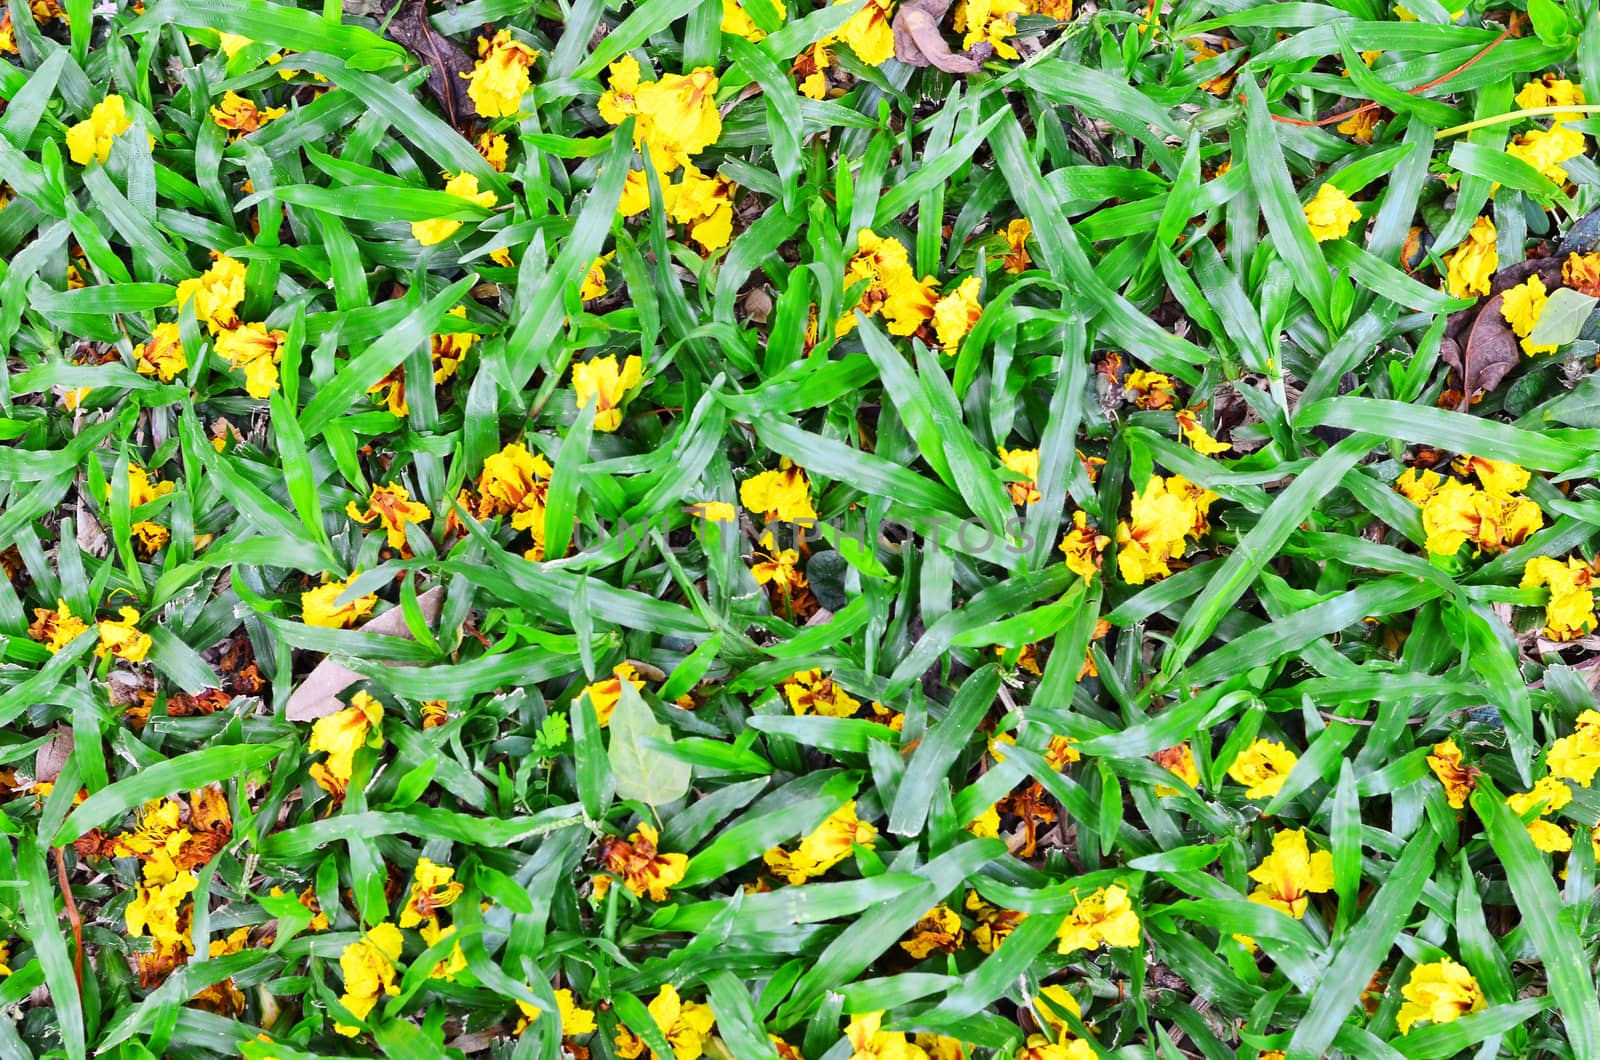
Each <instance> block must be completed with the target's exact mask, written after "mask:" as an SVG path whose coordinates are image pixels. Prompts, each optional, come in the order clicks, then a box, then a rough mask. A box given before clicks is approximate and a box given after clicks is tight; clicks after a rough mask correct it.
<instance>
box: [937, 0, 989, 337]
mask: <svg viewBox="0 0 1600 1060" xmlns="http://www.w3.org/2000/svg"><path fill="white" fill-rule="evenodd" d="M973 2H977V3H983V2H985V0H973ZM979 286H980V282H979V280H978V278H977V277H976V276H968V277H967V278H966V279H965V280H962V281H961V283H960V285H959V286H957V287H956V289H955V290H953V291H951V292H950V293H949V294H947V295H945V296H944V297H943V298H941V299H939V300H938V301H937V302H935V303H934V304H933V331H934V334H935V335H937V336H938V337H939V348H940V349H942V350H944V352H945V353H955V352H956V350H957V349H959V348H960V346H961V340H962V339H964V338H966V337H967V332H969V331H971V330H972V329H973V327H974V326H975V325H976V324H977V323H978V318H979V317H981V316H982V315H983V306H981V305H979V304H978V288H979Z"/></svg>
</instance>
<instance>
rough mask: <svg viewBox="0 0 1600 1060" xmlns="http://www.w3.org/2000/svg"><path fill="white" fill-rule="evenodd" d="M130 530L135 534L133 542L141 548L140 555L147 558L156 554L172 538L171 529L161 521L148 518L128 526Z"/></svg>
mask: <svg viewBox="0 0 1600 1060" xmlns="http://www.w3.org/2000/svg"><path fill="white" fill-rule="evenodd" d="M128 532H129V533H130V534H131V535H132V536H133V543H134V546H135V547H136V548H137V549H138V550H139V555H140V556H143V557H145V558H149V557H151V556H154V555H155V554H156V553H157V552H160V551H161V550H162V549H163V548H164V547H166V544H167V542H168V541H171V540H172V532H171V531H169V530H168V529H167V528H166V527H164V526H162V525H161V524H160V523H152V522H151V521H150V520H148V519H146V520H143V521H142V522H137V523H134V524H133V525H132V526H130V527H128Z"/></svg>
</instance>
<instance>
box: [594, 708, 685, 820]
mask: <svg viewBox="0 0 1600 1060" xmlns="http://www.w3.org/2000/svg"><path fill="white" fill-rule="evenodd" d="M610 728H611V745H610V746H609V747H608V748H607V749H606V756H607V758H608V759H609V760H610V762H611V774H612V776H613V777H614V778H615V779H616V786H617V797H618V798H622V799H638V800H640V801H641V802H647V803H649V804H650V805H651V806H661V805H663V804H665V803H669V802H672V801H673V800H675V799H681V798H683V796H684V794H685V793H687V792H688V790H689V781H690V780H691V779H692V777H693V774H694V770H693V768H692V767H691V766H690V765H689V763H687V762H683V761H680V760H679V759H676V758H673V757H672V756H671V755H669V754H665V753H664V752H663V751H662V750H661V748H662V747H663V746H666V747H670V746H671V745H672V730H671V729H669V728H667V726H665V725H663V724H661V723H660V722H659V721H657V720H656V716H655V714H654V712H652V711H651V710H650V704H648V703H646V702H645V701H644V697H643V696H641V695H639V692H638V690H637V689H635V688H634V687H633V685H632V684H630V683H629V682H627V681H623V682H622V695H621V698H620V699H618V700H617V709H616V710H614V711H612V713H611V726H610Z"/></svg>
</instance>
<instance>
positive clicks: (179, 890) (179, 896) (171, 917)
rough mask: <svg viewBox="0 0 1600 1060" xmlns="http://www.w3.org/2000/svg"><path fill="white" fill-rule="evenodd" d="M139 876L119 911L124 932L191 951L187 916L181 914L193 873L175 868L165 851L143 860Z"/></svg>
mask: <svg viewBox="0 0 1600 1060" xmlns="http://www.w3.org/2000/svg"><path fill="white" fill-rule="evenodd" d="M141 875H142V882H141V883H140V885H139V887H138V889H137V891H136V892H135V893H134V896H133V901H131V902H129V903H128V907H127V909H125V910H124V911H123V919H124V921H125V922H126V923H127V926H128V934H129V935H131V936H133V937H134V938H140V937H143V936H145V935H148V936H150V938H151V939H153V940H154V941H155V943H156V945H157V946H160V947H163V948H168V949H177V948H181V949H183V950H184V951H185V952H188V953H193V952H194V941H193V939H191V938H190V937H189V924H188V919H189V918H188V917H187V916H185V915H184V914H185V912H186V910H184V909H183V904H184V902H185V901H186V900H187V899H188V897H189V895H190V894H191V893H193V892H194V889H195V887H196V886H198V885H199V880H198V879H197V878H196V876H195V874H194V873H193V872H190V871H188V870H179V869H178V868H177V866H175V865H174V864H173V862H172V858H171V857H169V856H166V855H165V854H161V855H157V856H154V857H152V858H151V859H150V860H148V861H146V862H144V863H143V866H142V873H141Z"/></svg>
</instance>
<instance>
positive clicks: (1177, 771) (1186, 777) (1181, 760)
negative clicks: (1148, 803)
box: [1150, 740, 1200, 798]
mask: <svg viewBox="0 0 1600 1060" xmlns="http://www.w3.org/2000/svg"><path fill="white" fill-rule="evenodd" d="M1150 759H1151V761H1153V762H1155V764H1156V765H1158V766H1160V767H1161V768H1162V769H1165V770H1166V771H1167V772H1168V773H1171V774H1172V775H1173V776H1175V777H1177V778H1178V779H1179V780H1181V781H1183V782H1184V783H1185V784H1187V785H1189V786H1190V787H1191V788H1198V787H1199V786H1200V769H1199V767H1198V766H1196V765H1195V761H1194V749H1193V748H1192V747H1190V746H1189V741H1187V740H1185V741H1184V742H1183V743H1180V744H1179V745H1178V746H1176V747H1168V748H1167V749H1166V750H1163V751H1157V752H1156V753H1155V754H1153V755H1151V756H1150ZM1177 794H1179V789H1177V788H1173V787H1169V786H1167V785H1165V784H1157V785H1156V795H1157V796H1158V797H1160V798H1167V797H1169V796H1172V795H1177Z"/></svg>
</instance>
